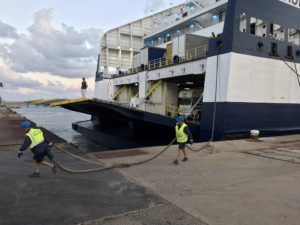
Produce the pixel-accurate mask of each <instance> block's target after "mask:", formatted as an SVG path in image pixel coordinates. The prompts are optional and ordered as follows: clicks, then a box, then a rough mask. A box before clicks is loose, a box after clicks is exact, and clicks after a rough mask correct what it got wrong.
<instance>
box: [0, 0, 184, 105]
mask: <svg viewBox="0 0 300 225" xmlns="http://www.w3.org/2000/svg"><path fill="white" fill-rule="evenodd" d="M183 1H184V0H126V1H125V0H109V1H108V0H0V82H2V83H3V85H4V87H3V88H0V96H1V97H2V98H3V99H4V100H5V101H24V100H32V99H41V98H48V99H49V98H78V97H80V85H81V79H82V77H86V79H87V82H88V93H87V97H89V98H92V97H93V96H94V76H95V72H96V65H97V56H98V54H99V47H100V40H101V37H102V35H103V33H104V32H105V31H107V30H110V29H112V28H114V27H118V26H121V25H123V24H126V23H128V22H131V21H134V20H137V19H139V18H141V17H144V16H146V15H149V14H150V12H158V11H161V10H163V9H165V8H168V7H170V6H174V5H178V4H180V3H182V2H183Z"/></svg>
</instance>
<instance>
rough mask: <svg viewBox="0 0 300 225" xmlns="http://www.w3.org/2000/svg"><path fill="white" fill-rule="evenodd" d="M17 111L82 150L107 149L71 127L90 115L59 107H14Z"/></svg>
mask: <svg viewBox="0 0 300 225" xmlns="http://www.w3.org/2000/svg"><path fill="white" fill-rule="evenodd" d="M14 111H16V112H17V113H19V114H21V115H23V116H25V117H26V118H28V119H29V120H31V121H33V122H35V123H36V124H37V126H38V127H44V128H46V129H47V130H49V131H51V132H52V133H54V134H56V135H57V136H59V137H61V138H63V139H65V140H66V141H67V142H72V143H73V144H75V145H77V146H79V147H80V148H81V149H82V150H83V151H105V150H108V149H107V148H105V147H104V146H101V145H99V144H97V143H95V142H93V141H91V140H89V139H88V138H86V137H84V136H83V135H81V134H79V133H77V132H76V131H74V130H73V129H72V123H74V122H78V121H84V120H89V119H91V116H90V115H87V114H83V113H78V112H74V111H70V110H66V109H63V108H60V107H44V106H38V107H36V106H35V107H33V106H29V107H27V106H23V107H21V108H18V109H14Z"/></svg>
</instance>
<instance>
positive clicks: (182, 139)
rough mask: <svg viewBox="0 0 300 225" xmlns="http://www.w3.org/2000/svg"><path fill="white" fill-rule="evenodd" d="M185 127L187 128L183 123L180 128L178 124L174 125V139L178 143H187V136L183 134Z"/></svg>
mask: <svg viewBox="0 0 300 225" xmlns="http://www.w3.org/2000/svg"><path fill="white" fill-rule="evenodd" d="M185 127H187V125H186V124H185V123H183V124H182V125H181V127H180V128H179V126H178V124H176V127H175V131H176V138H177V142H178V143H185V142H187V141H188V135H187V134H186V133H184V128H185Z"/></svg>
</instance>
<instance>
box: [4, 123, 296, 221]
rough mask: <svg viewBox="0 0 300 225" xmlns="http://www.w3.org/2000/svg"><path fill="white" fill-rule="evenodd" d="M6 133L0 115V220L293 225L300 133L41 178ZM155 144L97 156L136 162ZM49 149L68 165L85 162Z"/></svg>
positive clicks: (153, 150) (7, 128)
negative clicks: (182, 157)
mask: <svg viewBox="0 0 300 225" xmlns="http://www.w3.org/2000/svg"><path fill="white" fill-rule="evenodd" d="M2 120H3V118H2ZM4 120H5V119H4ZM6 120H7V118H6ZM14 123H15V122H14ZM1 124H2V126H3V127H2V128H1ZM4 124H6V125H5V126H4ZM14 129H18V128H17V127H15V128H14ZM3 130H4V131H3ZM10 131H11V130H10V126H7V122H3V121H2V123H1V119H0V143H6V144H5V145H1V144H0V199H1V201H0V211H1V214H0V224H1V225H6V224H7V225H8V224H9V225H14V224H16V225H17V224H18V225H19V224H22V225H23V224H24V225H44V224H45V225H48V224H55V225H57V224H82V225H148V224H149V225H156V224H157V225H187V224H188V225H204V224H207V225H253V224H255V225H299V221H300V164H299V163H300V161H299V159H300V135H295V136H285V137H276V138H264V139H262V140H261V141H260V142H250V141H247V140H241V141H228V142H218V143H216V144H215V148H214V152H211V151H210V150H205V151H202V152H199V153H189V159H190V160H189V161H188V162H186V163H180V165H179V166H175V165H173V164H172V163H171V162H172V160H173V159H174V157H175V155H176V151H177V149H176V146H172V147H171V148H170V150H169V151H167V152H166V153H165V154H164V155H162V156H160V157H159V158H157V159H155V160H154V161H151V162H149V163H147V164H143V165H139V166H135V167H130V168H124V169H118V171H116V170H111V171H106V172H101V173H94V174H86V175H70V174H66V173H63V172H62V171H59V172H58V174H57V175H56V176H53V175H52V174H51V173H50V171H49V170H47V169H46V168H43V170H42V178H41V179H31V178H29V177H27V175H28V174H29V173H31V169H32V166H33V164H32V160H31V157H32V155H31V153H30V152H27V154H26V155H25V156H24V157H23V158H22V159H18V158H17V157H16V153H17V149H18V147H17V146H10V147H8V146H7V145H8V144H9V143H11V144H16V143H19V142H16V141H15V140H13V139H12V137H13V135H12V134H13V133H14V132H16V130H14V131H13V132H10ZM19 132H20V131H17V133H18V134H20V133H19ZM58 141H59V140H58ZM201 146H202V145H200V144H197V145H194V148H199V147H201ZM68 149H69V150H71V151H72V152H74V153H76V154H79V155H81V156H84V157H91V158H90V159H93V160H96V159H95V155H96V154H89V156H87V155H84V153H81V152H80V150H78V149H75V148H71V147H70V146H69V147H68ZM161 149H162V147H155V148H148V149H139V150H140V151H142V152H144V153H145V154H141V155H136V156H133V155H131V156H130V157H119V158H110V159H101V162H102V163H105V164H111V163H121V162H124V163H126V162H135V161H139V160H141V159H145V158H147V157H151V156H153V155H154V154H156V153H157V152H159V151H160V150H161ZM95 150H96V149H95ZM55 153H56V159H57V160H58V161H59V162H61V163H63V164H64V165H65V166H67V167H70V168H72V169H84V168H90V167H91V165H88V164H86V163H83V162H81V161H78V160H74V159H73V158H71V157H69V156H66V155H64V154H63V153H59V152H57V151H56V152H55ZM202 221H204V222H202Z"/></svg>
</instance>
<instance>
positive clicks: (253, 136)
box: [250, 130, 259, 141]
mask: <svg viewBox="0 0 300 225" xmlns="http://www.w3.org/2000/svg"><path fill="white" fill-rule="evenodd" d="M250 136H251V140H252V141H258V138H259V130H251V131H250Z"/></svg>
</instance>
